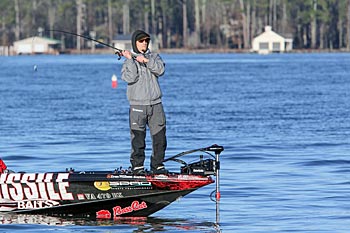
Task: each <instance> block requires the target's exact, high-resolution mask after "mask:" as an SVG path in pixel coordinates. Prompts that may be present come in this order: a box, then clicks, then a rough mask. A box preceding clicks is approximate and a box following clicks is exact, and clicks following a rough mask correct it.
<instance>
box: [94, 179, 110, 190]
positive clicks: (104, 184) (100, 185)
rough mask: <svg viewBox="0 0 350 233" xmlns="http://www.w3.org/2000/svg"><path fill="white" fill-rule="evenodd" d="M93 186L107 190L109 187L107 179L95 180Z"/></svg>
mask: <svg viewBox="0 0 350 233" xmlns="http://www.w3.org/2000/svg"><path fill="white" fill-rule="evenodd" d="M94 186H95V188H97V189H98V190H101V191H108V190H110V189H111V186H110V185H109V182H108V181H95V182H94Z"/></svg>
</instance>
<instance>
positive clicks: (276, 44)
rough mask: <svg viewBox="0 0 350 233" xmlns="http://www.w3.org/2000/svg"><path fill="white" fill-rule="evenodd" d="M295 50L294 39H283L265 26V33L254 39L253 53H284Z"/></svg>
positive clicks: (269, 27)
mask: <svg viewBox="0 0 350 233" xmlns="http://www.w3.org/2000/svg"><path fill="white" fill-rule="evenodd" d="M292 49H293V39H291V38H286V37H283V36H281V35H279V34H277V33H276V32H274V31H272V28H271V26H265V32H263V33H261V34H260V35H258V36H257V37H255V38H254V39H253V43H252V51H253V52H257V53H259V54H268V53H283V52H289V51H291V50H292Z"/></svg>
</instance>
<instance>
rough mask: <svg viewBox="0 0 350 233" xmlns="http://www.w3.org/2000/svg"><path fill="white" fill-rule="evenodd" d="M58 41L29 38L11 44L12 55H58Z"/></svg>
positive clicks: (44, 38) (36, 37)
mask: <svg viewBox="0 0 350 233" xmlns="http://www.w3.org/2000/svg"><path fill="white" fill-rule="evenodd" d="M60 44H61V42H60V41H58V40H54V39H51V38H46V37H38V36H35V37H29V38H26V39H23V40H18V41H15V42H14V43H13V49H14V53H15V54H16V55H21V54H59V45H60Z"/></svg>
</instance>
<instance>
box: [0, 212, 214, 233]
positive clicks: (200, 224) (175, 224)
mask: <svg viewBox="0 0 350 233" xmlns="http://www.w3.org/2000/svg"><path fill="white" fill-rule="evenodd" d="M0 224H1V225H4V224H7V225H6V229H9V230H11V229H12V230H14V229H18V227H19V226H21V225H22V224H26V229H28V230H29V231H30V229H33V230H34V231H35V229H37V226H38V225H47V226H73V225H76V226H89V227H91V228H90V230H94V229H101V227H109V229H110V228H111V229H113V228H114V227H115V229H119V230H120V229H121V228H122V227H123V226H124V227H128V229H130V227H131V228H134V230H133V232H159V231H173V232H174V231H175V232H176V231H179V232H182V231H190V232H193V231H195V232H202V231H204V232H221V231H220V229H219V228H218V226H217V224H215V223H213V222H207V221H197V220H195V219H181V218H172V219H162V218H155V217H148V218H120V219H114V220H104V219H103V220H92V219H89V218H74V217H56V216H46V215H31V214H13V213H2V214H0ZM28 226H30V227H28ZM95 227H98V228H95ZM2 229H3V227H2Z"/></svg>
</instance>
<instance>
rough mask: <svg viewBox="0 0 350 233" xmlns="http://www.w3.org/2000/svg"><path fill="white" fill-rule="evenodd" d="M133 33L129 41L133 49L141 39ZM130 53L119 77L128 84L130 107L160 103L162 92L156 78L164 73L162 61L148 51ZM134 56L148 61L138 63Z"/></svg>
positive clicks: (155, 54) (157, 55)
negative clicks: (130, 56)
mask: <svg viewBox="0 0 350 233" xmlns="http://www.w3.org/2000/svg"><path fill="white" fill-rule="evenodd" d="M138 31H140V30H138ZM136 32H137V31H136ZM136 32H135V33H136ZM141 32H143V31H141ZM135 33H134V34H133V36H132V41H131V43H132V45H133V47H135V46H136V40H138V39H141V38H140V37H137V35H135ZM143 33H145V32H143ZM145 34H146V33H145ZM146 35H148V34H146ZM137 38H138V39H137ZM136 50H137V49H136ZM131 53H132V59H126V60H125V62H124V64H123V67H122V75H121V78H122V79H123V80H124V81H125V82H127V84H128V87H127V97H128V100H129V103H130V105H154V104H158V103H161V102H162V100H161V97H162V92H161V90H160V86H159V82H158V77H160V76H162V75H163V74H164V71H165V64H164V62H163V60H162V59H161V57H160V56H159V54H157V53H151V52H150V51H149V50H147V51H146V52H145V53H141V52H140V51H137V52H136V51H135V49H133V50H132V51H131ZM136 56H144V57H145V58H147V59H148V60H149V61H148V62H147V63H139V62H138V61H136Z"/></svg>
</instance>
